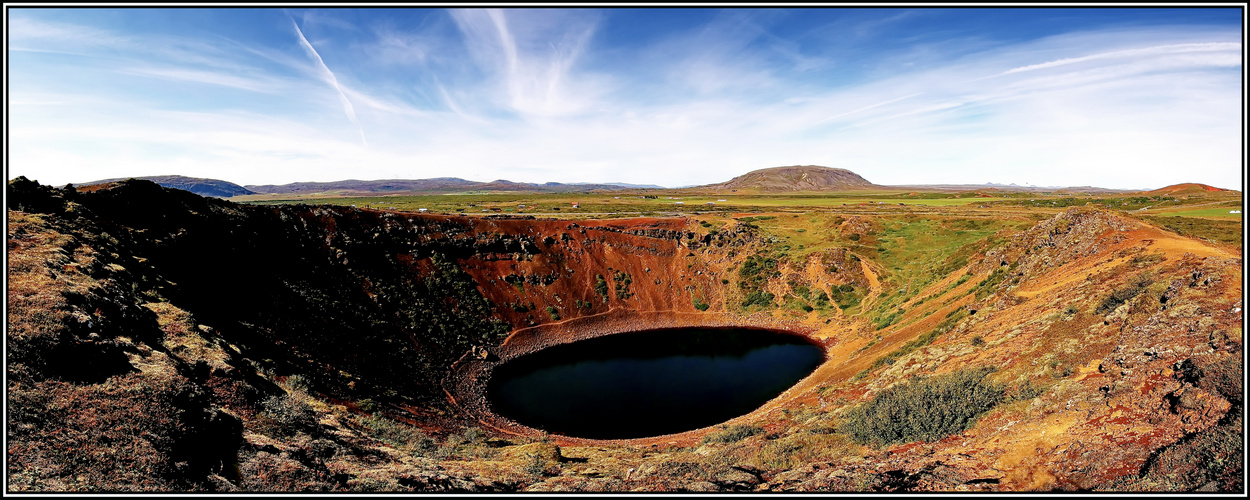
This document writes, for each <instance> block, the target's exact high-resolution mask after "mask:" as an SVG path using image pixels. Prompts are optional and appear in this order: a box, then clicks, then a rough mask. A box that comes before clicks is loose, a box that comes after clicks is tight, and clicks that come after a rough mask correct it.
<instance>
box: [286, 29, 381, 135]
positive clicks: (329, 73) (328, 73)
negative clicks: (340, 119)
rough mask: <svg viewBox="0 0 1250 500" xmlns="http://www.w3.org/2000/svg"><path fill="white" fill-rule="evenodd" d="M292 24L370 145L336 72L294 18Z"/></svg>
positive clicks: (305, 47) (349, 116)
mask: <svg viewBox="0 0 1250 500" xmlns="http://www.w3.org/2000/svg"><path fill="white" fill-rule="evenodd" d="M291 26H294V27H295V34H296V35H299V43H300V45H303V46H304V50H305V51H308V55H309V56H311V57H312V58H313V59H314V60H316V61H317V65H318V66H320V67H321V71H322V73H323V78H324V79H325V81H326V83H329V84H330V86H332V87H334V90H336V91H338V93H339V101H341V102H342V103H343V112H344V113H346V114H347V119H348V120H351V121H352V123H354V124H355V125H356V130H357V131H359V132H360V142H361V143H362V144H364V145H365V147H369V142H368V141H366V140H365V129H364V128H362V127H361V126H360V122H358V121H356V110H355V109H354V108H352V103H351V101H349V100H347V94H344V93H343V89H342V88H341V87H339V80H338V78H335V77H334V72H333V71H330V68H329V67H327V66H326V63H325V61H323V60H321V54H318V53H317V49H314V48H313V46H312V44H311V43H308V39H307V38H304V32H303V31H300V29H299V25H298V24H295V20H294V19H292V20H291Z"/></svg>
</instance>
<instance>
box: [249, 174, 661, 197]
mask: <svg viewBox="0 0 1250 500" xmlns="http://www.w3.org/2000/svg"><path fill="white" fill-rule="evenodd" d="M245 187H246V188H247V189H250V190H252V191H254V192H256V193H260V194H308V193H325V192H343V194H353V193H359V194H390V193H405V192H425V193H457V192H464V191H527V192H539V193H569V192H581V191H597V190H598V191H612V190H620V189H640V188H654V189H663V187H662V186H654V185H647V186H643V185H637V184H615V183H604V184H562V183H559V182H547V183H543V184H533V183H528V182H512V181H508V180H503V179H499V180H494V181H490V182H475V181H467V180H464V179H461V178H458V177H437V178H434V179H415V180H409V179H385V180H376V181H360V180H355V179H353V180H346V181H336V182H295V183H291V184H282V185H274V184H267V185H263V186H251V185H249V186H245Z"/></svg>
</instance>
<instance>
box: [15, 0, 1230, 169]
mask: <svg viewBox="0 0 1250 500" xmlns="http://www.w3.org/2000/svg"><path fill="white" fill-rule="evenodd" d="M6 13H7V16H8V19H7V21H8V41H7V42H8V65H9V66H8V98H7V99H8V102H7V104H8V106H7V108H8V114H9V116H8V117H9V129H8V139H9V151H8V154H9V158H8V159H9V163H8V167H9V168H8V175H9V177H10V178H12V177H16V176H18V175H25V176H27V177H29V178H32V179H36V180H39V181H40V182H43V183H45V184H53V185H61V184H64V183H67V182H84V181H90V180H95V179H102V178H110V177H125V176H143V175H165V174H180V175H188V176H196V177H211V178H218V179H224V180H228V181H231V182H236V183H239V184H270V183H279V184H280V183H287V182H295V181H331V180H341V179H385V178H409V179H415V178H428V177H461V178H465V179H470V180H478V181H489V180H494V179H508V180H512V181H524V182H547V181H556V182H630V183H639V184H659V185H664V186H681V185H692V184H704V183H712V182H720V181H724V180H727V179H729V178H731V177H733V176H735V175H740V174H743V173H746V172H748V171H751V170H755V169H759V168H767V167H774V166H783V165H824V166H830V167H840V168H847V169H850V170H852V171H854V172H856V173H858V174H860V175H862V176H863V177H865V178H866V179H868V180H869V181H872V182H875V183H878V184H921V183H928V184H933V183H977V184H979V183H986V182H995V183H1004V184H1005V183H1017V184H1033V185H1039V186H1049V185H1064V186H1080V185H1093V186H1100V187H1111V188H1157V187H1161V186H1164V185H1168V184H1174V183H1179V182H1202V183H1206V184H1211V185H1215V186H1219V187H1225V188H1234V189H1240V188H1241V185H1242V178H1241V173H1240V171H1241V165H1242V141H1241V130H1242V129H1241V127H1242V123H1243V121H1242V120H1243V118H1242V109H1243V106H1244V104H1243V102H1242V86H1243V81H1242V73H1243V67H1242V64H1243V57H1242V56H1243V53H1242V42H1241V34H1242V11H1241V10H1240V9H1238V8H1192V9H1191V8H1105V9H1090V8H1082V9H1067V8H1043V9H1037V8H997V9H972V8H913V9H899V8H801V9H742V8H727V9H708V8H698V9H642V8H628V9H625V8H613V9H503V10H485V9H464V10H456V9H452V10H446V9H422V8H395V9H391V8H386V9H382V8H377V9H339V8H328V9H280V8H262V9H227V8H216V9H186V8H180V9H171V8H165V9H160V8H155V9H137V8H136V9H129V8H127V9H104V8H91V9H84V8H80V9H72V8H7V9H6Z"/></svg>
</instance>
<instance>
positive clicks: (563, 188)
mask: <svg viewBox="0 0 1250 500" xmlns="http://www.w3.org/2000/svg"><path fill="white" fill-rule="evenodd" d="M137 179H144V180H150V181H152V182H155V183H157V184H160V185H161V186H165V187H169V188H175V189H183V190H186V191H190V192H192V193H196V194H199V195H202V196H215V197H221V198H229V197H232V196H240V195H249V194H273V195H313V194H326V195H340V196H381V195H388V194H423V193H424V194H444V193H462V192H469V191H484V192H529V193H576V192H587V191H619V190H626V189H682V190H689V191H694V192H709V191H710V192H732V191H739V190H741V191H745V192H761V193H784V192H848V191H863V190H914V191H1001V192H1054V193H1074V194H1075V193H1086V194H1123V193H1144V194H1150V195H1172V194H1181V195H1190V194H1203V193H1210V192H1218V191H1228V190H1226V189H1220V188H1216V187H1211V186H1207V185H1205V184H1195V183H1186V184H1176V185H1173V186H1168V187H1165V188H1160V189H1156V190H1153V191H1139V190H1131V189H1107V188H1099V187H1092V186H1078V187H1054V186H1049V187H1038V186H1018V185H1015V184H993V183H990V184H924V185H898V186H886V185H879V184H873V183H872V182H869V181H868V180H866V179H864V178H863V177H860V176H859V174H856V173H855V172H852V171H850V170H846V169H842V168H830V167H821V166H816V165H795V166H789V167H773V168H765V169H760V170H754V171H751V172H747V173H746V174H743V175H740V176H737V177H734V178H733V179H730V180H728V181H725V182H721V183H717V184H706V185H702V186H690V187H682V188H666V187H663V186H657V185H654V184H627V183H620V182H612V183H600V184H562V183H559V182H547V183H543V184H534V183H528V182H512V181H507V180H502V179H500V180H495V181H491V182H476V181H469V180H465V179H461V178H458V177H436V178H433V179H383V180H372V181H362V180H355V179H351V180H345V181H335V182H293V183H290V184H281V185H275V184H266V185H247V186H240V185H238V184H234V183H231V182H226V181H223V180H218V179H203V178H196V177H184V176H180V175H161V176H150V177H137ZM120 180H123V178H117V179H105V180H101V181H93V182H86V183H82V184H80V186H90V185H93V184H104V183H109V182H116V181H120Z"/></svg>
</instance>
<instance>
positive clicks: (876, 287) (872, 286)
mask: <svg viewBox="0 0 1250 500" xmlns="http://www.w3.org/2000/svg"><path fill="white" fill-rule="evenodd" d="M859 265H860V267H861V269H863V271H864V277H865V278H867V279H868V295H867V296H865V297H864V301H863V302H862V304H863V305H862V306H861V307H860V308H859V310H860V311H867V310H869V309H871V308H872V303H873V302H875V301H876V300H877V297H880V296H881V281H879V280H877V273H874V272H872V267H871V266H869V265H868V260H867V259H864V258H860V259H859Z"/></svg>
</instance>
